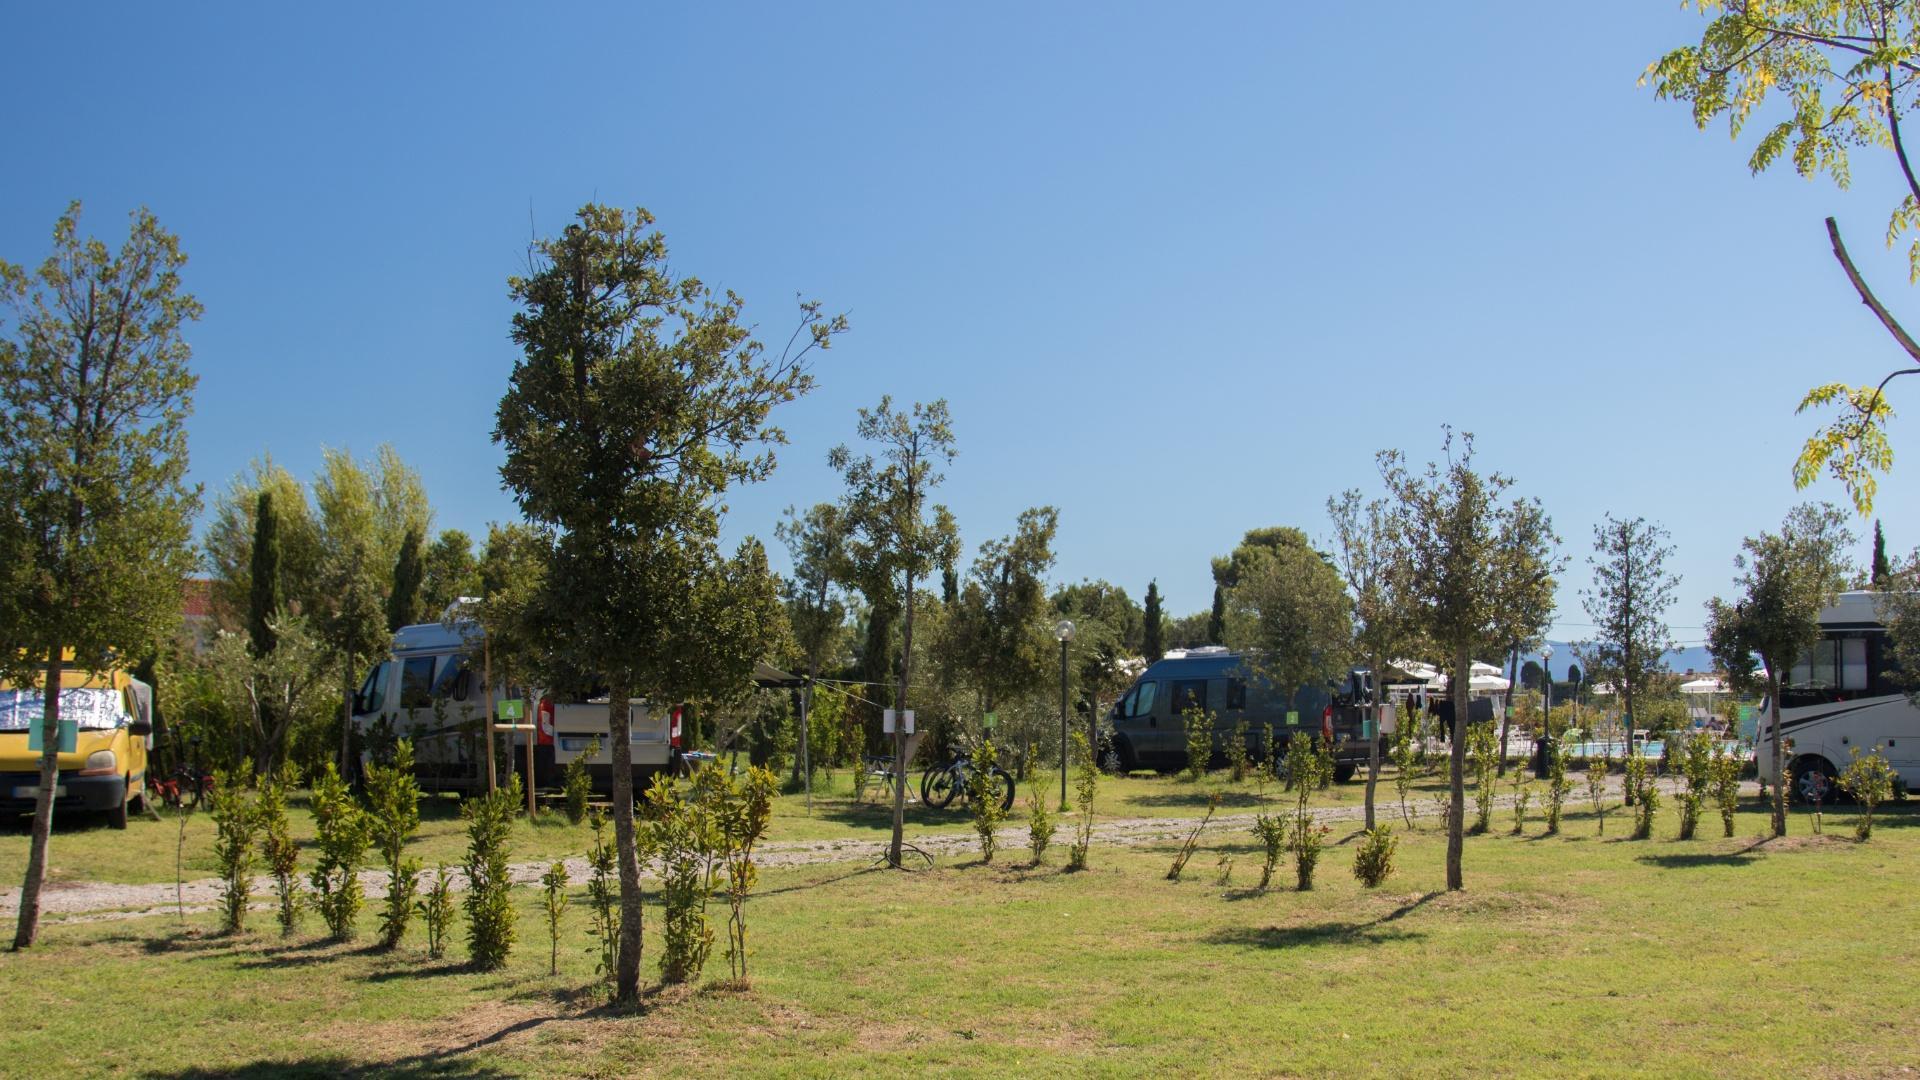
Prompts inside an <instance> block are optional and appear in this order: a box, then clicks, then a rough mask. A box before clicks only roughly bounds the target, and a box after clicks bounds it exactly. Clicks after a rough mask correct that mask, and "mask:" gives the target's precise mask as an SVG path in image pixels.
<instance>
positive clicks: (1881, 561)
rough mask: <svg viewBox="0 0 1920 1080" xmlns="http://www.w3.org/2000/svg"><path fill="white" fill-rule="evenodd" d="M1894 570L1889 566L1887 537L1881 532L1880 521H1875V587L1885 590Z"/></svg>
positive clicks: (1877, 519) (1876, 519)
mask: <svg viewBox="0 0 1920 1080" xmlns="http://www.w3.org/2000/svg"><path fill="white" fill-rule="evenodd" d="M1892 576H1893V570H1892V568H1891V567H1889V566H1888V565H1887V537H1886V534H1884V533H1882V532H1881V531H1880V519H1879V518H1874V519H1873V587H1874V588H1876V589H1884V588H1886V587H1887V579H1888V578H1890V577H1892Z"/></svg>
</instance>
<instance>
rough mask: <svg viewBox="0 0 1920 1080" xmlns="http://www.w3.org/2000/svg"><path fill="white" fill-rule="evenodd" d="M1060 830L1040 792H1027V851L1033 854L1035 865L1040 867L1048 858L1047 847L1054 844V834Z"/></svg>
mask: <svg viewBox="0 0 1920 1080" xmlns="http://www.w3.org/2000/svg"><path fill="white" fill-rule="evenodd" d="M1058 828H1059V824H1058V823H1057V822H1055V821H1054V818H1053V814H1052V812H1050V811H1049V810H1048V809H1047V801H1046V800H1045V799H1042V798H1041V797H1040V794H1039V792H1035V791H1029V792H1027V849H1028V850H1029V851H1031V852H1033V865H1035V866H1039V865H1040V861H1041V860H1042V859H1044V858H1046V856H1047V846H1048V845H1049V844H1051V843H1053V834H1054V832H1055V830H1057V829H1058Z"/></svg>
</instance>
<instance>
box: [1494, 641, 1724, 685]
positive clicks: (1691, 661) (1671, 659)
mask: <svg viewBox="0 0 1920 1080" xmlns="http://www.w3.org/2000/svg"><path fill="white" fill-rule="evenodd" d="M1547 644H1548V645H1549V646H1551V647H1552V649H1553V659H1552V660H1551V661H1550V662H1549V664H1548V667H1549V668H1551V670H1552V671H1553V677H1554V679H1555V680H1563V679H1565V678H1566V677H1567V668H1568V667H1569V666H1571V665H1573V664H1575V663H1577V662H1578V661H1577V659H1576V658H1575V657H1574V655H1573V645H1572V644H1571V643H1570V642H1565V641H1549V642H1547ZM1529 660H1532V661H1533V662H1535V663H1539V662H1540V654H1539V653H1525V652H1523V653H1521V654H1520V663H1521V666H1523V667H1524V666H1525V665H1526V662H1527V661H1529ZM1487 662H1488V663H1490V664H1491V663H1495V662H1496V661H1494V660H1488V661H1487ZM1506 662H1507V658H1506V657H1504V656H1503V657H1500V658H1499V660H1498V663H1499V664H1500V666H1501V671H1500V673H1501V674H1502V675H1504V674H1506ZM1666 665H1667V670H1668V671H1672V672H1676V673H1678V672H1685V671H1699V672H1707V671H1712V670H1713V656H1712V654H1711V653H1709V652H1707V649H1706V646H1704V645H1693V646H1689V647H1688V648H1685V649H1675V650H1673V651H1672V652H1670V653H1668V654H1667V655H1666Z"/></svg>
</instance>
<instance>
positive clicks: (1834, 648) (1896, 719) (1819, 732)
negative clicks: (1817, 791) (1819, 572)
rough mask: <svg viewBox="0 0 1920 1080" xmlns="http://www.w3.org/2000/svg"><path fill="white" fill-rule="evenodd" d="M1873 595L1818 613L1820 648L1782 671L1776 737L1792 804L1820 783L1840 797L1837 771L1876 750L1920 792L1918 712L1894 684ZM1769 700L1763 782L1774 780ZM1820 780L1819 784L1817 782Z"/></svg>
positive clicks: (1848, 597) (1763, 727) (1844, 596)
mask: <svg viewBox="0 0 1920 1080" xmlns="http://www.w3.org/2000/svg"><path fill="white" fill-rule="evenodd" d="M1876 599H1877V597H1876V594H1874V593H1871V592H1847V593H1841V594H1840V596H1839V599H1838V601H1837V602H1836V603H1835V604H1834V605H1833V606H1832V607H1830V608H1827V609H1825V610H1823V611H1821V613H1820V643H1819V644H1818V645H1815V646H1814V647H1813V648H1812V649H1811V650H1809V651H1808V653H1807V655H1805V656H1803V657H1801V658H1800V660H1799V662H1798V663H1796V664H1794V665H1793V667H1792V668H1791V669H1790V670H1789V671H1788V672H1787V673H1786V677H1785V679H1784V680H1783V681H1782V683H1781V690H1780V731H1779V732H1778V735H1782V736H1784V737H1785V738H1786V740H1787V750H1786V754H1785V755H1784V756H1785V758H1786V762H1787V773H1788V776H1789V777H1790V779H1791V780H1792V785H1793V786H1792V791H1793V795H1794V797H1795V798H1796V799H1802V800H1804V799H1806V798H1807V797H1808V796H1809V794H1810V793H1811V792H1812V790H1813V789H1814V787H1815V786H1816V785H1818V784H1819V783H1821V782H1824V783H1825V784H1826V785H1827V792H1828V795H1827V797H1828V798H1834V797H1837V794H1838V789H1837V787H1836V786H1835V784H1836V781H1837V780H1838V778H1839V776H1840V773H1841V772H1842V771H1843V770H1845V769H1846V767H1847V763H1848V762H1849V761H1851V760H1852V758H1853V751H1855V750H1858V751H1859V752H1860V753H1862V754H1865V753H1868V752H1870V751H1872V750H1873V749H1874V748H1876V747H1878V748H1879V750H1880V753H1881V754H1883V755H1885V757H1886V759H1887V764H1889V765H1891V766H1892V767H1893V769H1894V771H1895V772H1896V773H1898V774H1899V775H1900V778H1901V779H1902V780H1904V781H1905V782H1906V784H1907V786H1908V787H1909V788H1913V787H1920V709H1916V708H1915V707H1914V706H1913V703H1912V702H1911V701H1909V700H1907V696H1906V694H1905V693H1903V692H1902V690H1901V688H1900V687H1899V686H1898V685H1896V684H1895V683H1894V681H1893V679H1892V675H1893V672H1894V670H1895V668H1894V664H1893V655H1892V650H1891V648H1890V647H1889V645H1888V640H1887V628H1886V625H1885V624H1884V623H1882V622H1881V621H1880V612H1879V610H1878V605H1877V603H1876ZM1771 704H1772V703H1771V702H1762V703H1761V713H1760V717H1761V718H1760V728H1759V748H1758V749H1759V754H1758V757H1759V766H1760V777H1761V779H1763V780H1765V781H1766V782H1767V783H1769V784H1772V783H1774V782H1775V780H1776V777H1775V776H1774V773H1773V739H1774V738H1776V737H1777V736H1776V733H1775V732H1774V731H1773V730H1772V724H1773V721H1772V716H1773V714H1772V711H1771V709H1770V707H1769V706H1771ZM1816 777H1818V778H1819V779H1816Z"/></svg>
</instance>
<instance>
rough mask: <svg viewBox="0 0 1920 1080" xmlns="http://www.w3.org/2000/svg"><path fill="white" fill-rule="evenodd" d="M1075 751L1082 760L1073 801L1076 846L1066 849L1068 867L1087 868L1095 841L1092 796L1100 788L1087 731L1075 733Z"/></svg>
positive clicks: (1097, 770) (1074, 784) (1097, 765)
mask: <svg viewBox="0 0 1920 1080" xmlns="http://www.w3.org/2000/svg"><path fill="white" fill-rule="evenodd" d="M1073 748H1074V753H1076V754H1078V755H1079V758H1080V761H1079V764H1077V765H1075V766H1074V769H1073V802H1074V806H1075V807H1076V808H1077V810H1078V811H1079V813H1078V815H1077V821H1076V824H1075V826H1074V836H1073V847H1071V848H1069V849H1068V851H1067V869H1069V870H1085V869H1086V868H1087V849H1088V848H1089V847H1091V846H1092V845H1093V800H1094V796H1096V795H1098V794H1099V792H1100V765H1099V762H1096V761H1095V760H1094V759H1093V747H1092V746H1091V745H1089V744H1088V742H1087V737H1086V735H1084V734H1082V733H1081V732H1078V731H1076V732H1074V733H1073Z"/></svg>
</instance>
